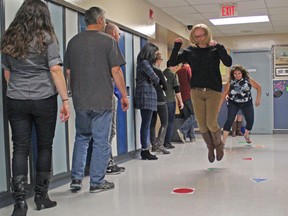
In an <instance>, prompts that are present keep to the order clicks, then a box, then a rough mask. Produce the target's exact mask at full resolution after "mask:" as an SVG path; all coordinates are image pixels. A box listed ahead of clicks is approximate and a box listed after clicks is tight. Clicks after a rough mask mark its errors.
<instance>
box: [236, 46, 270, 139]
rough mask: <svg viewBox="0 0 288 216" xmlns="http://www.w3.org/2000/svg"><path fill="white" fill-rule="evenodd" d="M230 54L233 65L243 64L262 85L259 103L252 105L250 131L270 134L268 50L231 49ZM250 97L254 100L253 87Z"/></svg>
mask: <svg viewBox="0 0 288 216" xmlns="http://www.w3.org/2000/svg"><path fill="white" fill-rule="evenodd" d="M231 55H232V58H233V65H235V64H240V65H242V66H244V67H245V68H246V69H247V70H248V72H249V74H250V76H251V77H252V78H253V79H255V80H256V81H257V82H258V83H260V85H261V87H262V97H261V104H260V106H259V107H255V106H254V113H255V122H254V126H253V129H252V133H268V134H272V133H273V115H272V102H273V97H272V95H273V91H272V69H271V52H270V50H248V51H232V53H231ZM252 97H253V99H254V102H255V98H256V91H255V89H253V91H252ZM254 102H253V103H254ZM254 104H255V103H254Z"/></svg>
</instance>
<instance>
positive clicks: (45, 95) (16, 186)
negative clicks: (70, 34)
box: [1, 0, 70, 216]
mask: <svg viewBox="0 0 288 216" xmlns="http://www.w3.org/2000/svg"><path fill="white" fill-rule="evenodd" d="M1 53H2V67H3V69H4V76H5V79H6V81H7V93H6V94H7V111H8V120H9V122H10V126H11V131H12V142H13V158H12V195H13V199H14V201H15V205H14V210H13V213H12V216H26V215H27V210H28V206H27V203H26V197H27V174H28V164H27V160H28V156H29V153H30V149H31V140H32V137H31V136H32V135H31V133H32V127H33V125H34V127H35V129H36V134H37V160H36V181H35V188H34V190H35V197H34V202H35V204H36V209H37V210H41V208H42V206H44V207H45V208H51V207H54V206H56V205H57V203H56V202H55V201H51V200H50V198H49V196H48V188H49V185H50V180H51V165H52V145H53V139H54V134H55V127H56V121H57V109H58V105H57V103H58V102H57V95H58V94H59V95H60V97H61V99H62V105H61V109H60V119H61V121H62V122H65V121H67V120H68V118H69V116H70V111H69V103H68V95H67V87H66V83H65V79H64V75H63V73H62V70H61V65H62V60H61V58H60V55H59V44H58V40H57V37H56V34H55V32H54V28H53V26H52V23H51V18H50V12H49V10H48V7H47V5H46V4H45V3H44V2H42V1H40V0H26V1H24V3H23V4H22V5H21V7H20V9H19V10H18V12H17V13H16V16H15V18H14V20H13V21H12V23H11V24H10V26H9V27H8V29H7V30H6V31H5V32H4V35H3V37H2V41H1ZM55 87H56V88H55Z"/></svg>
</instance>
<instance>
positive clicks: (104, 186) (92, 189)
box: [90, 180, 115, 193]
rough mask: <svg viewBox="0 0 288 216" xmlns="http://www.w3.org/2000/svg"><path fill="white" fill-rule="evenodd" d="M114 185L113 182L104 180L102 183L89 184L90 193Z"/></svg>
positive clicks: (111, 187) (108, 188)
mask: <svg viewBox="0 0 288 216" xmlns="http://www.w3.org/2000/svg"><path fill="white" fill-rule="evenodd" d="M114 187H115V186H114V183H113V182H109V181H106V180H104V183H103V184H102V185H99V186H98V185H96V186H90V193H99V192H102V191H105V190H110V189H113V188H114Z"/></svg>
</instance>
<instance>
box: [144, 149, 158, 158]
mask: <svg viewBox="0 0 288 216" xmlns="http://www.w3.org/2000/svg"><path fill="white" fill-rule="evenodd" d="M141 158H142V160H157V159H158V158H157V157H156V156H155V155H152V154H151V153H150V151H149V150H142V151H141Z"/></svg>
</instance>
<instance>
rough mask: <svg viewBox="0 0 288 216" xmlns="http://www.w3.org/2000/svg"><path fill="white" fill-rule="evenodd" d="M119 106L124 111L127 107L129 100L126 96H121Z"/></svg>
mask: <svg viewBox="0 0 288 216" xmlns="http://www.w3.org/2000/svg"><path fill="white" fill-rule="evenodd" d="M121 106H122V110H123V111H124V112H126V111H127V110H128V109H129V100H128V98H127V97H122V98H121Z"/></svg>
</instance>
